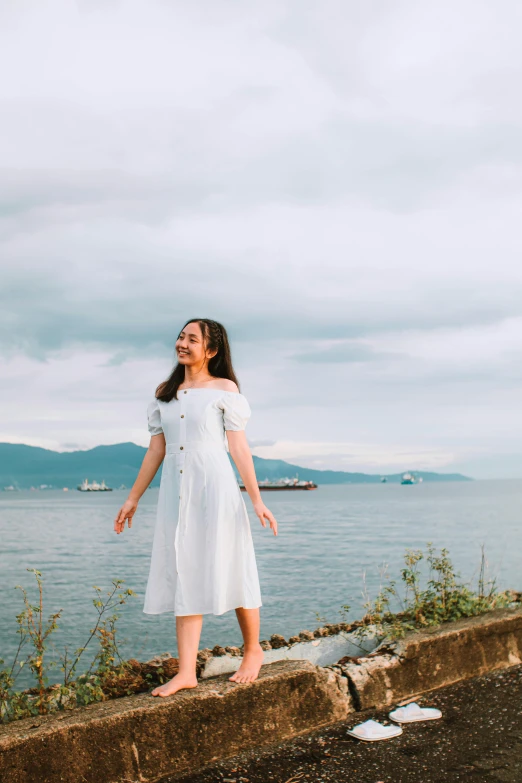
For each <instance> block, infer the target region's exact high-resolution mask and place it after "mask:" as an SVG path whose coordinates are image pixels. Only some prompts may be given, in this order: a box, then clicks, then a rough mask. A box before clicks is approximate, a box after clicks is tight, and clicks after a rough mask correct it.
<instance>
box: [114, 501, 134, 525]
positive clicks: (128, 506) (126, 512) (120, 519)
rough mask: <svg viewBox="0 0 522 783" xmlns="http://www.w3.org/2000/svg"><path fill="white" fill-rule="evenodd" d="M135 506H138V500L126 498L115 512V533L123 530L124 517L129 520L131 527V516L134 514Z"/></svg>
mask: <svg viewBox="0 0 522 783" xmlns="http://www.w3.org/2000/svg"><path fill="white" fill-rule="evenodd" d="M137 508H138V501H137V500H131V499H130V498H127V500H126V501H125V503H124V504H123V506H122V507H121V508H120V510H119V511H118V513H117V514H116V519H115V520H114V530H115V531H116V533H122V532H123V529H124V527H125V520H126V519H127V520H128V522H129V528H131V527H132V517H133V516H134V514H135V512H136V509H137Z"/></svg>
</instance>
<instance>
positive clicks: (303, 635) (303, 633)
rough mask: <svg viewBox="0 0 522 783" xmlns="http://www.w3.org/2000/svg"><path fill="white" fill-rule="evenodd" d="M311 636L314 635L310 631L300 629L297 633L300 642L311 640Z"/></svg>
mask: <svg viewBox="0 0 522 783" xmlns="http://www.w3.org/2000/svg"><path fill="white" fill-rule="evenodd" d="M313 638H314V635H313V633H312V632H311V631H301V633H300V634H299V639H300V640H301V641H302V642H311V641H312V639H313Z"/></svg>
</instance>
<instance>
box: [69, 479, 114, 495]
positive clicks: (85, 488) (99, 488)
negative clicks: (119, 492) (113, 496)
mask: <svg viewBox="0 0 522 783" xmlns="http://www.w3.org/2000/svg"><path fill="white" fill-rule="evenodd" d="M77 489H79V490H80V492H112V487H108V486H107V484H106V483H105V479H103V481H102V482H101V484H98V482H97V481H93V482H91V483H90V484H89V482H88V481H87V479H84V480H83V481H82V483H81V484H78V486H77Z"/></svg>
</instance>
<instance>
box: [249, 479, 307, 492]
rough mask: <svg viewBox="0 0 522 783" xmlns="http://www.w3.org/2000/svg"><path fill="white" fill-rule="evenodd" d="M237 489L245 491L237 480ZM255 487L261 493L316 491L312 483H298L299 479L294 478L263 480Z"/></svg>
mask: <svg viewBox="0 0 522 783" xmlns="http://www.w3.org/2000/svg"><path fill="white" fill-rule="evenodd" d="M238 483H239V488H240V489H241V490H243V492H245V491H246V487H245V485H244V484H243V482H242V481H241V480H239V482H238ZM257 486H258V487H259V489H260V490H261V491H263V490H272V491H273V490H281V489H317V484H315V483H314V482H313V481H303V480H301V481H299V477H298V476H296V477H295V478H291V479H289V478H282V479H276V480H272V479H265V480H264V481H258V482H257Z"/></svg>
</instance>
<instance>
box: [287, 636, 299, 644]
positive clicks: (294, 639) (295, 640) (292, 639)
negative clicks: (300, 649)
mask: <svg viewBox="0 0 522 783" xmlns="http://www.w3.org/2000/svg"><path fill="white" fill-rule="evenodd" d="M300 641H301V639H300V638H299V637H298V636H291V637H290V639H289V640H288V644H297V643H298V642H300Z"/></svg>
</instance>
